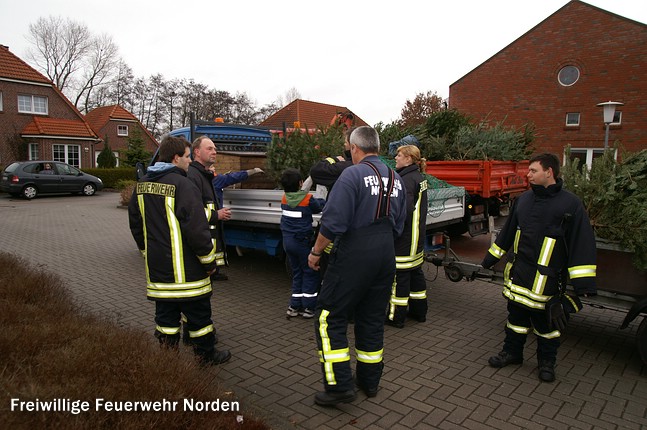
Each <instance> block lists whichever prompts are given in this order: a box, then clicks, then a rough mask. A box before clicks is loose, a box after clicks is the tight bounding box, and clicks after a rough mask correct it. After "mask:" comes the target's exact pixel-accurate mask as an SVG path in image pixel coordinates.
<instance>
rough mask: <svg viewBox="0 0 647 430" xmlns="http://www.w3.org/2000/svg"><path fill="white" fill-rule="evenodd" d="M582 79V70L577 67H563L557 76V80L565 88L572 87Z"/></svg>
mask: <svg viewBox="0 0 647 430" xmlns="http://www.w3.org/2000/svg"><path fill="white" fill-rule="evenodd" d="M578 79H580V69H578V68H577V67H575V66H566V67H562V68H561V70H560V71H559V73H558V74H557V80H558V81H559V83H560V84H562V85H563V86H565V87H570V86H571V85H573V84H574V83H575V82H577V80H578Z"/></svg>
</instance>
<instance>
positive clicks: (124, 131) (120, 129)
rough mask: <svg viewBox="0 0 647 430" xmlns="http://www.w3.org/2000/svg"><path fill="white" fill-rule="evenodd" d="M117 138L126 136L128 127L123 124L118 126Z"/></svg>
mask: <svg viewBox="0 0 647 430" xmlns="http://www.w3.org/2000/svg"><path fill="white" fill-rule="evenodd" d="M117 136H128V126H127V125H123V124H121V125H118V126H117Z"/></svg>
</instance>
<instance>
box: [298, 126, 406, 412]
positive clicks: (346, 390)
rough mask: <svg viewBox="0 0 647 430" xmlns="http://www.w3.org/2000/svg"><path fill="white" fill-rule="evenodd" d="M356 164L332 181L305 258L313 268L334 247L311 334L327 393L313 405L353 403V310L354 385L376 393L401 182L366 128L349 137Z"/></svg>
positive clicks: (401, 214) (402, 209) (401, 212)
mask: <svg viewBox="0 0 647 430" xmlns="http://www.w3.org/2000/svg"><path fill="white" fill-rule="evenodd" d="M350 144H351V145H350V150H351V157H352V160H353V163H354V165H353V166H351V167H348V168H347V169H345V170H344V171H343V172H342V174H341V175H340V176H339V179H338V180H337V182H336V183H335V186H334V187H333V189H332V191H331V192H330V195H329V196H328V200H327V201H326V206H325V207H324V210H323V213H322V219H321V229H320V231H319V234H318V236H317V240H316V242H315V245H314V247H313V248H312V250H311V252H310V255H309V256H308V264H309V265H310V267H311V268H313V269H315V270H317V269H318V267H319V266H318V265H319V260H320V258H321V255H322V253H323V250H324V249H325V248H326V246H328V244H330V243H331V242H333V249H332V252H331V254H330V264H329V265H328V269H327V271H326V273H325V275H324V279H323V282H322V285H321V290H320V292H319V297H318V300H317V309H316V313H315V332H316V339H317V348H318V350H319V361H320V362H321V369H322V373H323V383H324V388H325V391H322V392H319V393H317V394H316V395H315V402H316V403H317V404H319V405H324V406H330V405H336V404H338V403H348V402H352V401H353V400H354V399H355V398H356V394H355V389H354V386H353V376H352V371H351V366H350V349H349V345H348V337H347V334H346V330H347V327H348V315H349V313H350V312H351V311H353V312H354V318H355V326H354V329H355V353H356V357H357V366H356V380H357V385H358V386H359V387H360V388H361V389H362V390H363V391H364V392H365V393H366V394H367V395H368V396H375V395H376V394H377V390H378V386H379V383H380V378H381V376H382V369H383V367H384V363H383V353H384V311H385V309H386V307H387V305H388V302H389V292H390V288H391V284H392V283H393V278H394V276H395V247H394V237H397V236H399V235H400V234H401V233H402V229H403V227H404V220H405V217H406V200H405V198H406V197H405V190H404V187H403V184H402V180H401V178H400V176H399V175H398V174H397V173H395V172H394V171H392V170H391V169H389V168H388V167H387V166H386V165H385V164H384V163H382V162H381V161H380V159H379V158H378V157H377V154H378V152H379V148H380V140H379V137H378V134H377V131H375V130H374V129H373V128H371V127H366V126H365V127H358V128H356V129H355V130H354V131H353V132H352V133H351V135H350Z"/></svg>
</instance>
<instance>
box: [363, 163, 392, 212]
mask: <svg viewBox="0 0 647 430" xmlns="http://www.w3.org/2000/svg"><path fill="white" fill-rule="evenodd" d="M362 164H366V165H367V166H369V167H370V168H371V169H373V171H374V172H375V174H376V175H377V180H378V182H379V183H380V186H379V187H378V188H379V190H380V197H379V199H378V201H377V210H376V211H375V219H376V220H379V219H380V218H384V217H388V216H389V211H390V209H391V199H390V198H389V197H391V194H392V193H393V184H394V183H395V175H394V174H393V170H391V169H389V182H388V185H387V192H386V193H385V192H384V186H383V183H382V175H381V174H380V171H379V170H377V167H375V165H373V163H371V162H370V161H362Z"/></svg>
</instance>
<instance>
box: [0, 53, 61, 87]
mask: <svg viewBox="0 0 647 430" xmlns="http://www.w3.org/2000/svg"><path fill="white" fill-rule="evenodd" d="M0 78H9V79H19V80H22V81H30V82H42V83H46V84H52V81H50V80H49V79H47V78H46V77H45V76H43V75H42V74H40V73H39V72H38V71H36V69H34V68H33V67H31V66H30V65H29V64H27V63H25V62H24V61H22V60H21V59H20V58H18V57H16V56H15V55H14V54H13V53H12V52H11V51H9V48H8V47H7V46H4V45H0Z"/></svg>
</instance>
